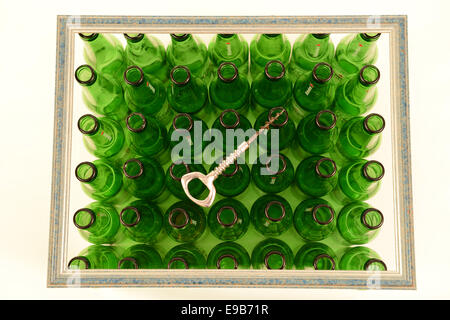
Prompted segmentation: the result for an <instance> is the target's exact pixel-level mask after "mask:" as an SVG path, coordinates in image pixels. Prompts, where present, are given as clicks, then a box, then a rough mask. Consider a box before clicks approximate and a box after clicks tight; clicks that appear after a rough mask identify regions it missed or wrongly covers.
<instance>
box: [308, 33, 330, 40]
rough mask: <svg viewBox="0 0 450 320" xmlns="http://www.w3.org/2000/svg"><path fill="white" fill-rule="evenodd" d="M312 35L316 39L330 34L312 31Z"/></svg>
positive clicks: (327, 36)
mask: <svg viewBox="0 0 450 320" xmlns="http://www.w3.org/2000/svg"><path fill="white" fill-rule="evenodd" d="M312 36H313V37H314V38H316V39H325V38H329V37H330V34H329V33H312Z"/></svg>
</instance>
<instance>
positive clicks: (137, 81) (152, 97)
mask: <svg viewBox="0 0 450 320" xmlns="http://www.w3.org/2000/svg"><path fill="white" fill-rule="evenodd" d="M123 78H124V80H125V85H124V98H125V102H126V103H127V105H128V107H129V108H130V110H131V111H133V112H139V113H142V114H144V115H145V116H147V117H150V116H153V117H155V118H156V119H157V120H158V121H160V122H161V123H162V124H164V125H166V124H167V123H169V121H170V120H171V119H172V114H171V112H169V111H170V109H169V105H168V103H167V99H166V88H165V86H164V84H163V83H162V82H161V81H160V80H159V79H158V78H156V77H153V76H149V75H144V71H142V69H141V68H140V67H138V66H130V67H128V68H127V69H126V70H125V72H124V74H123Z"/></svg>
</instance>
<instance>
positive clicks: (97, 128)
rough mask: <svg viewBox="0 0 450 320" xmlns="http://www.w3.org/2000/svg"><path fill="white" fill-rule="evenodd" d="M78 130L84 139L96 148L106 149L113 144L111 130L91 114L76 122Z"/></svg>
mask: <svg viewBox="0 0 450 320" xmlns="http://www.w3.org/2000/svg"><path fill="white" fill-rule="evenodd" d="M78 129H79V130H80V132H81V133H82V134H83V135H84V138H85V139H86V140H88V141H89V142H91V143H92V144H94V145H95V146H97V147H106V146H109V145H111V144H112V143H113V141H114V140H115V134H114V130H113V128H111V126H110V125H109V124H108V123H106V122H104V121H103V120H102V119H99V118H97V117H95V116H93V115H91V114H86V115H84V116H81V117H80V119H79V120H78Z"/></svg>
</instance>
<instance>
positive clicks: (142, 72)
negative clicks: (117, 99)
mask: <svg viewBox="0 0 450 320" xmlns="http://www.w3.org/2000/svg"><path fill="white" fill-rule="evenodd" d="M134 69H136V70H138V71H139V74H140V76H139V79H138V80H137V81H130V80H129V79H128V77H127V73H128V71H130V70H134ZM123 79H124V80H125V82H126V83H127V84H129V85H130V86H133V87H137V86H139V85H141V84H142V82H143V81H144V71H143V70H142V68H140V67H138V66H129V67H128V68H127V69H126V70H125V72H124V73H123Z"/></svg>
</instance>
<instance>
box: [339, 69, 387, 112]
mask: <svg viewBox="0 0 450 320" xmlns="http://www.w3.org/2000/svg"><path fill="white" fill-rule="evenodd" d="M379 79H380V70H378V68H377V67H375V66H373V65H365V66H364V67H362V68H361V70H360V72H359V73H358V74H356V75H353V76H352V77H350V78H349V79H348V80H347V81H344V82H343V84H342V85H340V86H339V87H337V89H336V98H335V102H334V104H335V109H336V114H337V115H338V116H341V118H344V119H347V118H349V117H356V116H359V115H361V114H364V113H366V112H368V111H369V110H370V109H371V108H372V107H373V105H374V104H375V102H376V101H377V97H378V89H377V86H376V84H377V82H378V80H379Z"/></svg>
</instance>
